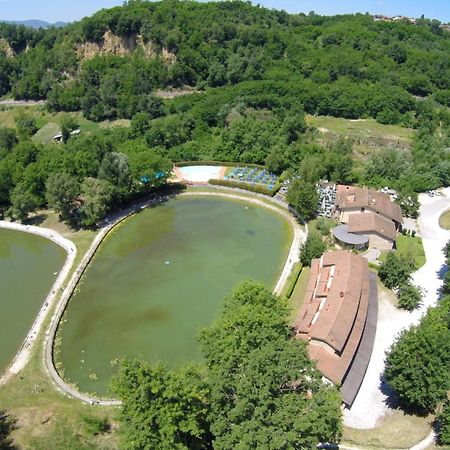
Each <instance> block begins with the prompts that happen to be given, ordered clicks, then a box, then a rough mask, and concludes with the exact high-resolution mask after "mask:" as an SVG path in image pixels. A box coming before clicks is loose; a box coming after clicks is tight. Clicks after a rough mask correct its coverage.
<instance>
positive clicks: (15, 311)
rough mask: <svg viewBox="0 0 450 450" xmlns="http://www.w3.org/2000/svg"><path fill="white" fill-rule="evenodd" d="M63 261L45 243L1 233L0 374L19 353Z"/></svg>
mask: <svg viewBox="0 0 450 450" xmlns="http://www.w3.org/2000/svg"><path fill="white" fill-rule="evenodd" d="M65 258H66V252H65V251H64V250H63V249H62V248H61V247H60V246H59V245H56V244H54V243H53V242H51V241H49V240H48V239H45V238H43V237H40V236H36V235H32V234H27V233H22V232H19V231H11V230H4V229H0V308H1V313H0V373H1V372H3V371H4V370H5V369H6V368H7V367H8V366H9V364H10V363H11V362H12V360H13V358H14V356H15V354H16V353H17V351H18V350H19V348H20V346H21V344H22V342H23V340H24V339H25V337H26V335H27V334H28V331H29V330H30V328H31V325H32V324H33V322H34V320H35V319H36V316H37V314H38V312H39V310H40V309H41V307H42V305H43V303H44V300H45V298H46V297H47V295H48V293H49V291H50V289H51V287H52V285H53V283H54V281H55V279H56V277H57V274H56V275H55V272H59V270H61V269H62V266H63V264H64V260H65Z"/></svg>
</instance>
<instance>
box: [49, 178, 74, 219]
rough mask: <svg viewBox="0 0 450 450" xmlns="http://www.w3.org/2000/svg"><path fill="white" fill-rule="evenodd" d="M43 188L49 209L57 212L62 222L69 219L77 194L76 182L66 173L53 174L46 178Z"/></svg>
mask: <svg viewBox="0 0 450 450" xmlns="http://www.w3.org/2000/svg"><path fill="white" fill-rule="evenodd" d="M45 188H46V192H45V196H46V199H47V203H48V206H49V208H53V209H54V210H55V211H57V212H58V213H59V214H60V216H61V218H62V219H63V220H67V219H69V217H70V216H71V214H72V211H73V208H74V206H75V204H74V200H75V197H76V196H77V195H78V194H79V185H78V182H77V180H76V179H75V178H74V177H72V176H70V175H68V174H67V173H55V174H52V175H50V176H49V177H48V179H47V182H46V183H45Z"/></svg>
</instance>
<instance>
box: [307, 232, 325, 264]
mask: <svg viewBox="0 0 450 450" xmlns="http://www.w3.org/2000/svg"><path fill="white" fill-rule="evenodd" d="M326 249H327V246H326V244H325V242H323V240H322V237H321V236H320V235H319V234H317V233H311V232H310V233H309V234H308V238H307V239H306V242H305V243H304V244H303V246H302V248H301V249H300V261H301V263H302V264H303V265H304V266H310V265H311V261H312V260H313V259H314V258H320V257H321V256H322V254H323V252H324V251H325V250H326Z"/></svg>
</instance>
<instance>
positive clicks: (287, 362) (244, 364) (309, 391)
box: [113, 281, 341, 449]
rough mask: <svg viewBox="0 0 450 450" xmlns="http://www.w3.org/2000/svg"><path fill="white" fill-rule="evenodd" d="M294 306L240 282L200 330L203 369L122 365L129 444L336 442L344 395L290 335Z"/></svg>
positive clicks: (118, 385) (118, 387)
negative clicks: (290, 307) (290, 308)
mask: <svg viewBox="0 0 450 450" xmlns="http://www.w3.org/2000/svg"><path fill="white" fill-rule="evenodd" d="M288 317H289V310H288V308H287V305H286V304H285V303H284V301H283V300H282V299H280V298H278V297H275V296H274V295H272V294H271V293H270V292H269V291H268V290H267V289H266V288H265V287H264V285H262V284H260V283H257V282H252V281H248V282H244V283H242V284H241V285H239V286H238V287H237V288H236V289H235V290H234V292H233V294H232V295H231V296H230V297H228V298H226V299H225V303H224V305H223V308H222V311H221V312H220V313H219V316H218V318H217V319H216V321H215V322H214V323H213V324H212V325H211V326H210V327H209V328H207V329H205V330H203V332H202V333H201V336H200V345H201V349H202V353H203V356H204V360H205V365H206V367H188V368H184V369H180V370H178V371H174V370H168V369H167V368H165V367H164V366H162V365H160V364H158V365H156V366H150V365H148V364H146V363H142V362H137V361H134V362H126V363H124V364H122V366H121V368H120V372H119V374H118V376H117V378H116V379H115V380H114V382H113V390H114V392H115V393H116V394H118V395H119V396H120V398H121V399H122V401H123V406H122V411H121V422H122V427H121V428H122V431H123V433H124V434H123V436H124V439H125V441H126V442H127V445H128V446H131V448H189V449H208V448H215V449H230V448H267V449H277V448H313V447H315V446H316V445H317V444H318V443H319V442H338V440H339V437H340V433H341V417H340V403H341V401H340V398H339V394H338V391H337V389H336V388H334V387H330V386H328V385H326V384H324V383H323V381H322V379H321V375H320V373H319V372H318V371H317V370H316V369H315V367H314V363H313V362H311V360H310V359H309V357H308V355H307V351H306V346H305V343H304V342H302V341H298V340H295V339H292V336H291V330H290V326H289V323H288Z"/></svg>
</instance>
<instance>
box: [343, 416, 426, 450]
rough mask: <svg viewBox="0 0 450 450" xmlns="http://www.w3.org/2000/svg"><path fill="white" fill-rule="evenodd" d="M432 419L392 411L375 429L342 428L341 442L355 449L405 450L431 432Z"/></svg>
mask: <svg viewBox="0 0 450 450" xmlns="http://www.w3.org/2000/svg"><path fill="white" fill-rule="evenodd" d="M433 419H434V417H432V416H429V417H418V416H414V415H408V414H406V413H404V412H403V411H402V410H400V409H397V410H394V411H393V413H392V414H389V415H387V416H385V417H384V418H383V419H382V420H381V421H380V423H379V424H378V425H377V427H376V428H372V429H369V430H358V429H355V428H348V427H344V434H343V437H342V442H343V443H345V444H347V445H349V446H353V447H356V448H360V446H361V447H363V448H365V449H369V448H370V449H380V450H381V449H383V450H388V449H403V448H404V449H406V448H410V447H412V446H413V445H415V444H417V443H418V442H420V441H421V440H422V439H424V438H425V437H426V436H427V435H428V434H429V433H430V431H431V423H432V422H433Z"/></svg>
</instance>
